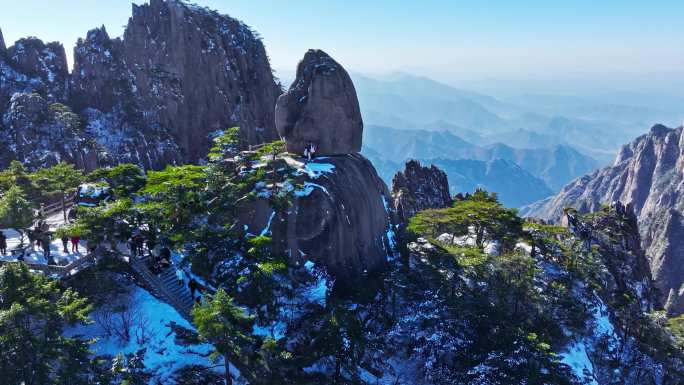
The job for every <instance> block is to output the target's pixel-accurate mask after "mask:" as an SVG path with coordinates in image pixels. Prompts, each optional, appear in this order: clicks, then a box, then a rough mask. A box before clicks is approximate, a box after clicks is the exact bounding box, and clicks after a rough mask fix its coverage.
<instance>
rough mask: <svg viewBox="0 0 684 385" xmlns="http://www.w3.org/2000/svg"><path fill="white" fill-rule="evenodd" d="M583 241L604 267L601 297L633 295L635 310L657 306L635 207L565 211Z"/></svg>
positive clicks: (616, 204)
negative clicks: (588, 213) (594, 211)
mask: <svg viewBox="0 0 684 385" xmlns="http://www.w3.org/2000/svg"><path fill="white" fill-rule="evenodd" d="M562 222H563V223H564V224H566V225H567V226H568V227H569V229H570V230H571V231H572V233H573V234H574V235H575V236H576V237H577V238H579V239H581V240H583V241H584V247H585V249H586V250H587V252H591V251H593V250H594V251H597V253H596V255H598V256H599V257H600V259H601V262H602V263H603V265H605V267H606V268H605V269H604V270H602V271H601V274H602V277H601V281H602V282H603V285H602V290H603V291H604V292H603V297H604V300H606V301H607V302H609V303H617V302H620V301H621V300H622V298H620V296H621V295H622V293H630V295H632V296H633V297H634V298H635V301H633V302H631V305H632V306H635V308H634V309H633V310H634V311H635V312H641V313H643V312H650V311H653V310H654V309H655V308H658V307H659V302H660V298H659V296H658V291H657V290H656V289H655V286H654V282H653V279H652V276H651V269H650V267H649V262H648V258H647V257H646V254H645V253H644V251H643V249H642V248H641V236H640V234H639V227H638V224H637V217H636V214H635V213H634V207H633V206H632V205H631V204H627V205H624V204H622V202H620V201H616V202H613V203H612V204H611V205H610V206H606V207H603V208H602V209H601V210H600V211H599V212H598V213H594V214H592V215H586V216H582V215H579V214H578V213H577V212H576V211H575V210H572V209H570V210H564V218H563V221H562Z"/></svg>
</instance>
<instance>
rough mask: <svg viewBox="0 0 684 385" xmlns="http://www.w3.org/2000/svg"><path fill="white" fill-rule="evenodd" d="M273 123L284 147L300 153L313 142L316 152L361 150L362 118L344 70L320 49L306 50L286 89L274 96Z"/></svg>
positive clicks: (344, 152) (352, 85)
mask: <svg viewBox="0 0 684 385" xmlns="http://www.w3.org/2000/svg"><path fill="white" fill-rule="evenodd" d="M275 113H276V127H277V129H278V133H279V134H280V136H281V137H282V138H283V139H285V141H286V143H287V150H288V151H290V152H292V153H296V154H301V153H303V152H304V148H305V147H306V146H307V145H308V144H309V143H313V144H314V145H315V146H316V153H317V154H318V155H343V154H351V153H356V152H359V151H361V140H362V136H363V121H362V119H361V111H360V108H359V101H358V98H357V97H356V90H355V89H354V84H353V83H352V80H351V78H350V77H349V74H348V73H347V71H345V69H344V68H342V66H341V65H339V64H338V63H337V62H336V61H335V60H333V58H331V57H330V56H328V54H326V53H325V52H323V51H321V50H309V51H308V52H307V53H306V54H305V55H304V58H303V59H302V61H301V62H299V65H298V66H297V77H296V78H295V80H294V82H293V83H292V85H291V86H290V89H289V90H288V91H287V92H285V93H284V94H283V95H281V96H280V97H279V98H278V102H277V104H276V110H275Z"/></svg>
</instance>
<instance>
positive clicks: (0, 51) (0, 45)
mask: <svg viewBox="0 0 684 385" xmlns="http://www.w3.org/2000/svg"><path fill="white" fill-rule="evenodd" d="M6 50H7V46H5V38H4V36H2V29H0V55H4V54H5V51H6Z"/></svg>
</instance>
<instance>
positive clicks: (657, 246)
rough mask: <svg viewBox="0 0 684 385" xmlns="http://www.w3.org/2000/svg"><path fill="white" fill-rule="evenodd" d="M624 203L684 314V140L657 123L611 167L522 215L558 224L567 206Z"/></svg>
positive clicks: (655, 270)
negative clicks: (634, 215)
mask: <svg viewBox="0 0 684 385" xmlns="http://www.w3.org/2000/svg"><path fill="white" fill-rule="evenodd" d="M614 201H620V202H622V203H624V204H627V205H630V206H632V207H633V208H634V212H635V214H636V215H637V218H638V223H639V230H640V234H641V241H642V246H643V248H644V250H645V251H646V255H647V256H648V258H649V262H650V267H651V272H652V275H653V279H654V280H655V283H656V286H657V287H658V288H659V289H660V291H661V295H662V298H661V301H662V302H663V303H664V304H665V307H666V309H667V310H668V311H669V312H670V313H672V314H681V313H683V312H684V136H683V135H682V127H679V128H676V129H670V128H667V127H665V126H663V125H655V126H653V127H652V128H651V130H650V132H649V133H648V134H646V135H643V136H641V137H639V138H637V139H636V140H634V141H633V142H632V143H630V144H628V145H625V146H623V147H622V149H621V150H620V152H619V154H618V156H617V158H616V160H615V163H614V164H613V165H612V166H609V167H606V168H604V169H601V170H598V171H595V172H594V173H592V174H589V175H585V176H583V177H581V178H578V179H576V180H575V181H574V182H572V183H570V184H569V185H567V186H565V187H564V188H563V190H562V191H561V192H560V193H559V194H558V195H556V196H554V197H551V198H548V199H546V200H544V201H541V202H538V203H536V204H534V205H532V206H530V207H528V208H526V209H525V210H524V211H523V213H524V214H525V215H527V216H532V217H539V218H544V219H551V220H555V221H557V220H559V219H560V218H561V215H562V212H563V209H564V208H565V207H574V208H576V209H577V210H578V211H580V212H592V211H597V210H599V209H600V208H601V205H605V204H610V203H611V202H614Z"/></svg>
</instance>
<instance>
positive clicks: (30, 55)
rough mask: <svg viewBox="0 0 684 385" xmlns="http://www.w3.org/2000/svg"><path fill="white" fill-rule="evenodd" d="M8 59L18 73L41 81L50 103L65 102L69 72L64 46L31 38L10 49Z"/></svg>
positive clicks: (15, 44) (22, 40)
mask: <svg viewBox="0 0 684 385" xmlns="http://www.w3.org/2000/svg"><path fill="white" fill-rule="evenodd" d="M7 57H8V58H9V60H10V61H11V63H12V65H13V67H14V68H15V69H16V70H17V71H18V72H20V73H22V74H26V75H27V76H29V77H32V78H38V79H40V81H41V82H42V83H43V86H44V94H45V97H46V99H47V100H48V101H50V102H56V101H61V100H64V98H65V96H66V83H67V77H68V76H69V70H68V67H67V61H66V53H65V51H64V47H63V46H62V44H60V43H57V42H52V43H47V44H45V43H43V42H42V41H41V40H40V39H37V38H35V37H29V38H25V39H21V40H19V41H17V42H16V43H14V45H13V46H11V47H9V48H8V49H7Z"/></svg>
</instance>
